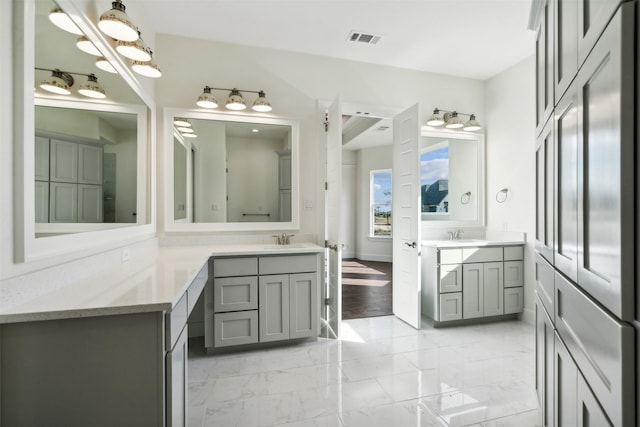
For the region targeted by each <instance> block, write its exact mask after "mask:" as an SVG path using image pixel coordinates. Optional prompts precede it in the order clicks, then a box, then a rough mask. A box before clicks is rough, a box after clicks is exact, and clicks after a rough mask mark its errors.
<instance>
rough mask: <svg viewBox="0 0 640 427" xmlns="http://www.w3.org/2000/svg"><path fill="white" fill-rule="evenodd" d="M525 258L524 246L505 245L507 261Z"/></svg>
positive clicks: (505, 258)
mask: <svg viewBox="0 0 640 427" xmlns="http://www.w3.org/2000/svg"><path fill="white" fill-rule="evenodd" d="M523 259H524V248H523V247H522V246H505V247H504V260H505V261H520V260H523Z"/></svg>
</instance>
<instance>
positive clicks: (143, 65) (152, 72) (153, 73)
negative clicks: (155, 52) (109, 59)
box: [131, 61, 162, 79]
mask: <svg viewBox="0 0 640 427" xmlns="http://www.w3.org/2000/svg"><path fill="white" fill-rule="evenodd" d="M131 69H132V70H133V71H135V72H136V73H138V74H140V75H141V76H145V77H152V78H154V79H157V78H159V77H162V71H160V68H158V66H157V65H156V64H154V63H153V62H151V61H146V62H145V61H133V64H132V65H131Z"/></svg>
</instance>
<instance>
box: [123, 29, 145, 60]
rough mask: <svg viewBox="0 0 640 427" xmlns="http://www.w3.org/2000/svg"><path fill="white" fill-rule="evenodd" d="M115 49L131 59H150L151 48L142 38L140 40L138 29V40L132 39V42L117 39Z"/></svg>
mask: <svg viewBox="0 0 640 427" xmlns="http://www.w3.org/2000/svg"><path fill="white" fill-rule="evenodd" d="M116 51H118V53H119V54H120V55H122V56H124V57H125V58H129V59H131V60H133V61H142V62H147V61H151V49H149V48H148V47H147V45H146V44H145V43H144V40H142V37H141V36H140V31H138V40H134V41H132V42H129V41H125V40H119V41H118V44H117V46H116Z"/></svg>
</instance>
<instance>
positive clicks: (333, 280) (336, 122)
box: [323, 98, 342, 337]
mask: <svg viewBox="0 0 640 427" xmlns="http://www.w3.org/2000/svg"><path fill="white" fill-rule="evenodd" d="M325 126H326V127H325V129H326V137H327V141H326V149H327V167H326V170H327V175H326V191H325V221H326V224H325V241H326V242H327V246H328V249H327V251H328V253H327V254H326V256H327V264H328V265H327V270H328V272H329V274H328V277H327V285H326V287H325V298H326V300H325V301H328V303H327V304H326V308H325V310H323V312H324V315H325V320H326V321H327V325H328V326H329V327H330V328H331V329H332V330H333V333H334V334H335V335H336V337H338V336H339V333H340V322H341V321H342V238H341V236H340V228H341V224H340V216H341V215H340V212H341V206H340V201H341V197H342V112H341V111H340V99H339V98H338V99H336V100H335V101H334V102H333V103H332V104H331V106H330V107H329V109H328V110H327V111H326V113H325Z"/></svg>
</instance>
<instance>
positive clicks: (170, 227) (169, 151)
mask: <svg viewBox="0 0 640 427" xmlns="http://www.w3.org/2000/svg"><path fill="white" fill-rule="evenodd" d="M174 117H185V118H188V119H194V120H216V121H226V122H240V123H261V124H273V125H280V126H290V127H291V221H290V222H220V223H216V222H189V223H188V222H176V221H175V218H174V206H173V204H174V188H173V182H174V181H173V180H174V176H173V174H174V165H173V162H174V160H173V141H174V131H173V118H174ZM163 120H164V127H163V132H164V144H163V149H162V154H163V159H164V162H163V171H164V181H163V182H164V229H165V231H167V232H210V231H282V230H298V229H299V228H300V177H299V173H298V170H299V169H298V168H299V165H300V163H299V159H300V129H299V124H298V121H297V120H292V119H286V118H278V117H271V116H258V115H240V114H228V113H226V114H225V113H212V112H208V111H202V110H189V109H179V108H165V109H164V117H163ZM187 179H189V178H187ZM187 200H189V199H187Z"/></svg>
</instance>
